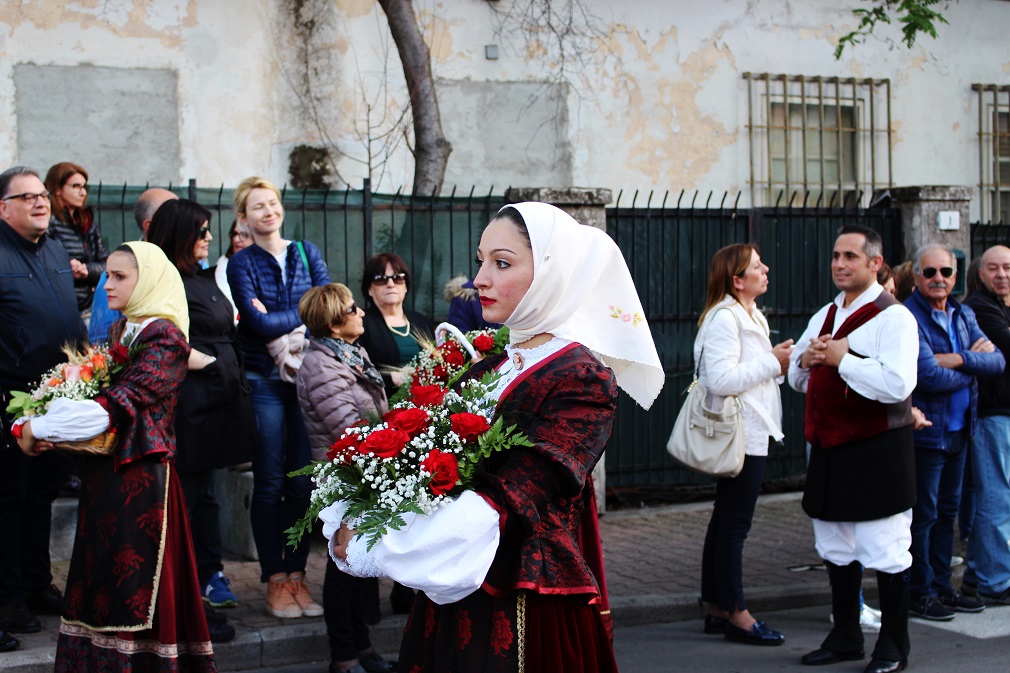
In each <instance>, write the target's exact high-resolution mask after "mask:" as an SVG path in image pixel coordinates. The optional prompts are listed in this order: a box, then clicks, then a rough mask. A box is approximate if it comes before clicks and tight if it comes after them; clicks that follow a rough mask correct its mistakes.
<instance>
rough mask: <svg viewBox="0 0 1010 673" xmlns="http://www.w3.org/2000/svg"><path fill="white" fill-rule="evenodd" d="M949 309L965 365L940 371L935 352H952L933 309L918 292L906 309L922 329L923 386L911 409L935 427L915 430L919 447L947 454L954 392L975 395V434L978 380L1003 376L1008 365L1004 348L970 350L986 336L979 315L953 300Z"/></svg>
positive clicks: (920, 368)
mask: <svg viewBox="0 0 1010 673" xmlns="http://www.w3.org/2000/svg"><path fill="white" fill-rule="evenodd" d="M947 303H948V305H950V306H951V308H953V309H954V313H953V318H952V319H951V325H952V327H953V328H954V329H956V330H957V339H958V342H959V343H960V344H961V357H962V358H964V364H963V365H961V366H960V367H958V368H957V369H948V368H946V367H941V366H940V365H939V364H938V363H937V361H936V357H935V354H936V353H950V352H951V347H950V337H949V336H948V335H947V333H946V332H945V331H944V330H943V329H942V328H941V327H940V326H939V325H937V324H936V322H934V321H933V316H932V307H931V306H930V305H929V303H928V302H927V301H926V300H925V299H924V298H923V297H922V295H921V294H919V291H918V290H915V291H914V292H912V296H911V297H909V298H908V299H906V300H905V306H906V307H907V308H908V310H909V311H911V312H912V315H913V316H915V321H916V322H917V323H918V324H919V362H918V374H919V381H918V383H917V384H916V386H915V390H914V391H912V404H914V405H915V406H917V407H918V408H919V409H920V410H921V411H922V413H924V414H925V415H926V418H927V419H928V420H930V421H932V423H933V425H932V426H930V427H927V428H922V429H921V430H916V431H915V445H916V446H917V447H919V448H924V449H940V450H941V451H947V450H948V447H947V446H946V441H947V440H946V438H947V426H948V423H949V421H950V418H949V415H950V400H951V396H952V395H953V393H954V392H955V391H957V390H961V389H962V388H964V387H965V386H968V387H969V389H970V391H971V418H970V421H969V426H968V427H969V428H970V434H972V435H974V434H975V422H976V421H977V419H978V381H977V380H976V377H979V376H981V377H983V378H986V377H990V376H999V375H1000V374H1001V373H1003V367H1004V366H1005V365H1006V361H1005V360H1004V358H1003V354H1002V353H1001V352H1000V351H999V349H997V350H995V351H994V352H992V353H974V352H972V351H970V350H968V349H970V348H971V345H972V344H973V343H975V342H976V341H978V340H979V339H982V338H985V334H983V333H982V330H981V329H980V328H979V326H978V321H977V320H976V319H975V312H974V311H972V310H971V307H969V306H963V305H961V304H959V303H958V302H957V301H955V300H954V299H952V298H948V299H947Z"/></svg>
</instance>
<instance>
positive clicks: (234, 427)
mask: <svg viewBox="0 0 1010 673" xmlns="http://www.w3.org/2000/svg"><path fill="white" fill-rule="evenodd" d="M182 283H183V285H185V287H186V302H187V304H188V305H189V344H190V346H191V347H193V348H195V349H196V350H198V351H200V352H201V353H207V354H208V355H213V356H214V357H216V358H217V360H215V361H214V362H213V363H211V364H210V365H208V366H207V367H204V368H203V369H198V370H194V371H190V372H189V373H187V374H186V380H185V381H183V383H182V390H181V391H180V393H179V406H178V408H177V409H176V413H175V434H176V458H175V462H176V465H177V466H178V467H179V469H180V470H209V469H212V468H218V467H227V466H229V465H236V464H238V463H244V462H246V461H248V460H252V455H253V449H254V448H255V445H254V442H255V441H256V437H255V430H256V421H255V419H254V418H253V415H252V406H251V404H250V401H249V386H248V384H247V383H246V380H245V374H244V373H243V371H242V362H241V359H240V357H239V350H238V339H237V336H236V334H235V321H234V319H233V317H232V316H233V313H232V305H231V302H230V301H228V299H227V297H225V296H224V293H223V292H221V289H220V288H219V287H218V286H217V283H216V282H214V269H207V270H204V271H200V272H199V273H198V274H197V275H195V276H185V275H184V276H183V277H182Z"/></svg>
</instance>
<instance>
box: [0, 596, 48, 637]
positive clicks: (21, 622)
mask: <svg viewBox="0 0 1010 673" xmlns="http://www.w3.org/2000/svg"><path fill="white" fill-rule="evenodd" d="M0 629H4V630H5V631H10V632H11V633H38V632H39V631H41V630H42V622H40V621H39V618H38V617H36V616H35V615H33V614H32V613H31V612H29V610H28V608H27V607H25V604H24V603H11V604H10V605H0Z"/></svg>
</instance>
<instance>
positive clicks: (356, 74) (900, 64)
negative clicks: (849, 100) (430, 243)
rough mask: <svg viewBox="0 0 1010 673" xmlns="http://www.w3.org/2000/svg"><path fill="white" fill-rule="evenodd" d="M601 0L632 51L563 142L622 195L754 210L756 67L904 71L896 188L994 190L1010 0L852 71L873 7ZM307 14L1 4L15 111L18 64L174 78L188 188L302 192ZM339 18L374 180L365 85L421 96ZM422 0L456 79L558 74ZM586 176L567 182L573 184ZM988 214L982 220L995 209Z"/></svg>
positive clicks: (380, 40) (341, 85) (463, 1)
mask: <svg viewBox="0 0 1010 673" xmlns="http://www.w3.org/2000/svg"><path fill="white" fill-rule="evenodd" d="M508 1H509V0H500V1H499V2H497V3H494V4H495V5H497V6H499V7H501V6H504V5H506V4H507V3H508ZM583 2H584V4H585V5H587V6H588V7H590V8H591V10H592V11H593V12H594V13H595V14H596V15H597V16H598V17H599V18H600V19H601V21H602V25H603V26H604V27H605V30H606V32H607V35H608V37H607V38H606V40H605V46H606V47H609V49H610V51H611V52H612V54H613V55H612V56H610V57H606V56H605V55H604V54H605V50H604V49H602V48H600V47H601V46H604V45H595V46H596V48H595V50H594V52H595V53H594V54H593V55H592V57H591V58H590V59H589V67H588V69H587V70H586V71H584V72H582V73H581V74H578V73H577V74H576V76H574V77H573V78H572V82H571V87H570V89H569V93H568V98H567V103H566V106H565V110H564V115H562V117H563V118H562V119H561V120H560V122H559V123H558V124H557V126H556V127H555V128H554V129H553V130H552V132H553V133H559V134H561V141H562V143H563V144H567V146H568V148H569V149H568V157H569V159H570V179H571V181H573V182H574V183H575V184H577V185H582V186H604V187H610V188H612V189H614V190H615V194H616V193H617V192H618V191H619V190H621V189H624V190H625V191H626V194H628V193H630V192H631V191H634V190H635V189H639V190H644V191H646V192H647V191H648V190H650V189H655V190H657V191H658V192H659V193H662V192H663V191H665V190H667V189H670V190H673V191H674V192H675V193H676V192H678V191H679V190H680V189H687V190H689V191H693V190H696V189H697V190H702V191H703V192H707V191H709V190H714V191H716V192H717V193H721V192H722V191H724V190H727V189H728V190H730V191H731V192H732V193H735V192H736V191H737V190H740V191H743V192H744V196H743V198H742V199H741V203H744V204H746V202H747V201H748V198H747V197H748V179H749V172H748V165H749V163H748V162H749V153H748V148H747V142H746V128H745V125H746V121H747V101H746V87H745V82H744V80H743V79H742V77H741V75H742V73H744V72H747V71H749V72H755V73H759V72H772V73H788V74H804V75H811V76H814V75H821V76H842V77H851V76H856V77H874V78H890V80H891V82H892V90H891V100H892V110H893V112H892V118H893V120H894V130H895V136H894V146H893V150H894V162H895V163H894V169H893V180H894V182H895V184H898V185H908V184H963V185H975V184H976V183H977V181H978V149H977V147H978V140H977V136H976V135H975V134H976V132H977V125H978V110H977V108H976V97H975V93H974V92H973V91H971V88H970V87H971V84H972V83H975V82H983V83H997V84H1006V83H1010V52H1008V50H1007V46H1006V44H1007V43H1006V40H1005V34H1004V27H1005V26H1006V25H1010V3H1008V2H1004V1H1002V0H968V1H962V2H959V3H951V4H950V5H949V6H948V7H946V8H945V9H944V10H943V12H944V13H945V14H946V16H947V17H948V19H949V20H950V24H951V25H950V26H944V27H941V28H940V39H939V40H931V39H929V38H925V39H923V40H921V42H920V44H918V45H916V46H915V47H914V48H913V49H912V50H907V49H905V48H904V47H903V46H900V45H895V44H893V42H894V41H896V40H897V31H896V29H895V28H893V27H892V28H888V27H886V26H885V27H884V29H883V31H882V32H881V34H880V37H874V38H871V39H870V40H869V41H868V42H867V43H866V44H864V45H862V46H860V47H857V48H856V49H855V50H852V51H850V52H847V54H846V56H845V57H844V58H843V59H842V60H841V61H835V60H834V57H833V49H834V44H835V42H836V41H837V38H838V37H839V35H841V34H843V33H844V32H846V31H848V30H850V29H851V28H853V27H854V25H855V20H854V19H853V17H852V16H851V14H850V11H849V10H850V9H851V8H852V7H857V6H860V5H862V4H863V3H861V2H857V0H838V1H837V2H823V1H821V0H805V1H800V0H766V1H762V2H761V3H756V2H753V1H748V0H709V1H705V2H702V1H695V0H691V1H689V0H635V1H634V2H614V1H613V0H583ZM289 4H290V1H288V2H282V0H251V1H250V0H241V1H240V0H202V1H201V0H189V1H188V2H187V1H184V0H108V1H107V2H104V1H103V2H86V1H85V0H80V1H79V2H77V3H60V2H48V1H47V2H42V1H37V2H27V3H17V4H14V3H5V4H4V5H3V6H2V7H0V118H3V119H14V103H13V99H14V91H13V84H12V83H11V77H10V73H11V71H12V68H13V65H14V64H16V63H24V62H32V63H35V64H38V65H45V64H56V65H74V64H79V63H89V64H93V65H100V66H112V67H144V68H174V69H176V70H177V71H178V73H179V76H178V82H179V85H178V86H179V92H178V98H179V104H180V110H179V128H178V133H179V137H180V145H181V148H182V149H181V152H182V157H181V162H180V165H181V166H182V169H181V174H180V175H179V176H178V179H179V180H182V179H185V178H189V177H195V178H196V179H197V180H198V181H199V182H200V183H201V184H219V183H224V184H226V185H233V184H235V183H236V182H238V181H239V180H240V179H241V178H242V177H245V176H246V175H248V174H250V173H263V174H266V175H267V176H269V177H271V178H274V179H276V180H279V181H281V182H284V181H285V180H286V177H287V176H286V171H287V155H288V152H289V151H290V149H291V148H292V147H293V146H294V145H296V144H299V143H303V142H307V143H310V144H311V143H317V142H319V134H318V133H317V131H316V129H315V128H314V127H313V125H312V124H311V123H309V121H308V119H307V117H306V115H305V114H303V113H302V112H300V110H299V107H298V104H297V100H296V98H295V97H294V95H293V93H292V89H291V87H290V86H289V85H288V83H287V81H286V77H285V73H286V74H287V78H288V79H290V78H291V77H292V75H293V73H294V74H295V75H297V68H293V67H292V66H291V64H292V63H293V59H294V55H295V54H296V49H295V44H296V41H295V38H294V36H293V35H292V33H291V30H290V28H288V27H287V22H286V21H282V20H281V17H284V16H285V14H284V12H285V11H287V10H285V7H287V6H288V5H289ZM12 5H13V6H12ZM63 5H66V7H64V6H63ZM325 7H326V10H327V11H326V12H325V17H324V18H325V21H324V22H323V23H324V25H323V27H322V28H321V29H320V32H319V35H318V37H317V42H316V43H315V45H314V47H315V49H314V54H315V57H314V58H315V61H314V62H315V63H317V64H318V65H320V67H321V71H322V75H324V76H325V77H324V78H322V79H320V80H319V81H318V83H317V84H316V85H315V91H316V93H317V95H318V103H319V105H318V109H319V110H320V118H321V120H322V122H323V125H324V127H325V128H326V130H327V133H328V134H329V136H330V137H331V138H332V140H333V141H334V143H335V144H336V146H338V147H340V148H341V149H342V150H343V151H344V152H345V153H346V155H347V156H345V157H344V158H342V159H340V161H339V168H340V171H341V175H342V177H344V178H345V179H346V180H347V181H348V182H350V183H351V185H352V186H355V187H357V186H360V182H361V178H362V177H363V176H364V175H365V174H366V170H365V168H364V166H363V164H361V163H360V161H361V160H362V159H363V158H364V147H363V143H362V142H361V140H360V137H359V136H360V135H361V133H360V132H361V130H362V129H361V124H360V119H361V117H362V113H361V95H360V94H359V93H358V90H359V87H360V86H361V85H362V84H364V86H365V87H366V88H367V89H368V90H369V91H370V92H371V93H370V95H373V94H374V92H375V91H377V90H378V87H379V85H380V83H381V82H382V81H388V83H389V92H390V97H389V99H388V100H386V101H384V102H382V103H380V105H379V108H378V109H379V110H382V109H385V110H386V111H388V112H390V113H395V112H398V111H399V110H400V109H401V108H402V107H403V106H404V105H405V102H406V94H405V91H404V87H403V84H402V73H401V71H400V65H399V61H398V59H397V57H396V52H395V48H394V47H393V46H392V44H391V42H390V40H389V37H388V33H387V32H386V26H385V23H384V17H383V15H382V13H381V10H379V9H378V6H377V3H376V2H375V1H374V0H330V4H325ZM415 7H416V8H417V11H418V13H419V16H420V17H421V19H422V24H423V25H424V27H425V31H426V35H427V36H428V39H429V42H430V44H431V46H432V54H433V70H434V73H435V76H436V77H437V78H439V79H442V80H465V81H467V82H472V83H476V84H479V83H481V82H493V83H504V82H536V81H545V80H546V79H548V77H549V66H547V69H546V70H545V64H544V62H543V61H541V60H537V59H535V58H529V56H530V54H527V53H526V52H525V51H522V50H521V42H520V41H519V40H517V39H516V38H515V37H514V36H511V37H510V36H502V37H496V36H495V35H494V30H493V22H492V20H491V14H490V9H489V7H488V3H487V2H485V1H484V0H444V1H443V2H436V1H434V0H416V2H415ZM493 43H497V44H498V46H499V54H500V57H499V59H498V60H496V61H489V60H486V59H485V58H484V47H485V45H487V44H493ZM387 49H388V52H389V57H388V59H387V58H386V57H384V56H383V54H384V52H385V51H386V50H387ZM534 55H535V54H534ZM284 64H286V65H284ZM295 78H296V79H297V77H295ZM465 88H468V89H473V88H474V87H465ZM478 88H479V87H478ZM494 88H495V90H498V89H500V87H498V86H495V87H494ZM153 103H156V102H153ZM498 104H499V105H514V106H516V107H517V109H518V108H520V107H521V106H522V104H523V101H521V100H518V101H509V100H508V99H507V98H505V99H504V100H501V101H500V102H499V103H498ZM496 113H498V114H500V113H501V111H500V110H497V111H496ZM453 115H454V110H453V109H451V108H449V109H447V107H446V106H443V107H442V118H443V125H444V126H445V128H446V129H452V130H453V131H452V135H450V137H449V140H450V141H451V142H453V143H454V144H456V145H457V147H461V148H463V147H467V148H468V150H469V149H472V145H474V144H477V145H481V144H487V143H486V142H485V141H486V139H484V138H481V137H478V136H476V135H474V133H471V131H472V129H471V128H469V127H468V126H467V125H466V124H462V123H460V121H459V120H458V119H455V118H454V116H453ZM355 119H358V120H359V122H358V124H357V126H356V125H355V121H354V120H355ZM454 122H455V123H454ZM538 123H539V122H538ZM154 132H157V131H156V130H155V131H154ZM16 150H17V141H16V129H15V128H14V127H13V125H10V124H6V125H4V126H2V127H0V163H3V164H5V165H7V164H10V163H13V162H14V161H16V160H17V156H16ZM521 151H522V148H517V149H516V154H515V155H514V156H511V155H509V154H508V153H507V152H506V153H505V154H504V155H502V154H501V152H502V151H501V149H496V153H497V154H496V155H495V156H497V157H498V159H497V163H498V165H493V164H494V163H495V162H492V165H480V166H475V165H466V162H465V159H466V158H467V157H471V158H472V157H481V156H488V152H474V151H462V150H461V151H459V152H457V153H455V154H454V155H453V156H452V157H450V163H449V169H448V172H447V181H446V182H447V186H448V185H451V184H459V185H460V186H465V187H466V188H467V189H468V188H469V186H470V185H471V184H472V183H476V185H477V191H478V192H480V191H481V190H482V189H486V188H487V187H489V186H490V185H491V184H495V185H499V186H500V185H502V181H501V180H500V179H499V180H496V179H495V178H496V171H497V172H499V173H506V172H507V170H506V168H507V165H508V164H509V163H510V162H512V161H518V157H519V156H520V155H521ZM82 161H83V159H82ZM537 165H539V164H537ZM411 166H412V158H411V156H410V154H409V151H408V150H407V148H406V147H405V146H402V145H401V146H400V148H399V150H398V151H397V153H396V154H395V155H394V156H393V158H392V159H391V160H390V161H389V162H388V163H387V164H386V166H385V172H384V173H382V174H381V175H379V174H378V173H377V174H376V177H380V178H381V185H380V189H382V190H383V191H394V190H395V189H396V187H399V186H405V187H407V188H409V185H410V181H411ZM568 168H569V167H567V166H566V167H565V170H560V171H559V173H558V175H559V176H562V175H563V176H565V178H568V177H569V171H568ZM553 177H555V176H552V175H551V174H550V172H549V171H544V170H541V169H538V172H537V173H536V174H533V175H530V176H529V178H530V180H531V181H535V182H538V183H547V182H550V181H551V180H552V178H553ZM625 198H630V197H628V196H626V197H625ZM973 209H974V210H973V215H974V213H975V212H977V205H976V206H973Z"/></svg>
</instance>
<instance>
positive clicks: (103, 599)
mask: <svg viewBox="0 0 1010 673" xmlns="http://www.w3.org/2000/svg"><path fill="white" fill-rule="evenodd" d="M93 605H94V614H95V617H97V618H98V619H104V618H105V617H106V616H107V615H108V614H109V610H111V609H112V596H110V595H109V592H108V591H106V590H105V589H101V590H99V591H98V593H96V594H95V598H94V600H93Z"/></svg>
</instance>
